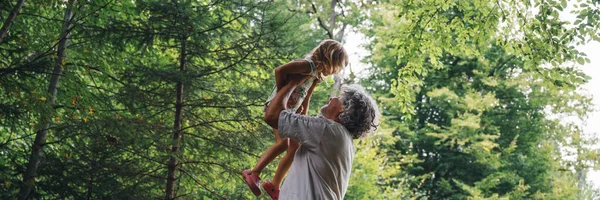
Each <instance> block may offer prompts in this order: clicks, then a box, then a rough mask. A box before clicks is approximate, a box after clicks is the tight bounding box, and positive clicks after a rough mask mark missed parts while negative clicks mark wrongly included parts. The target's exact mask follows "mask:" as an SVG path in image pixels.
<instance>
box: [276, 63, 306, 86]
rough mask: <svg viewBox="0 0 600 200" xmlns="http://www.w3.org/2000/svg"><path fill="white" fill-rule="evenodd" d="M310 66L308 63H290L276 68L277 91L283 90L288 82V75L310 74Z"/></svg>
mask: <svg viewBox="0 0 600 200" xmlns="http://www.w3.org/2000/svg"><path fill="white" fill-rule="evenodd" d="M310 72H311V69H310V65H309V64H308V63H306V62H289V63H287V64H285V65H281V66H279V67H277V68H275V85H276V86H277V90H278V91H279V90H281V88H283V86H284V85H285V84H286V82H287V80H286V79H287V75H289V74H302V73H310Z"/></svg>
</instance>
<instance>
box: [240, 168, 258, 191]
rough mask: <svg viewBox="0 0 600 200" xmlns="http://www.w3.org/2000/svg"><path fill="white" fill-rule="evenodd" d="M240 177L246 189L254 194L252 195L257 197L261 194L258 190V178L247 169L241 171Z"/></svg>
mask: <svg viewBox="0 0 600 200" xmlns="http://www.w3.org/2000/svg"><path fill="white" fill-rule="evenodd" d="M242 176H244V181H245V182H246V184H247V185H248V187H250V190H252V193H254V195H256V196H259V195H260V194H261V192H260V188H259V185H260V178H259V177H258V176H257V175H256V174H254V173H252V171H250V170H248V169H247V170H244V171H242Z"/></svg>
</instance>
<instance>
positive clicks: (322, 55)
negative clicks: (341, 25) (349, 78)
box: [306, 39, 348, 80]
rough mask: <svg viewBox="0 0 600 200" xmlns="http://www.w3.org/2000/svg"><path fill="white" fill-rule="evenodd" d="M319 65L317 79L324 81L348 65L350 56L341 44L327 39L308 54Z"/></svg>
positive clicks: (307, 56)
mask: <svg viewBox="0 0 600 200" xmlns="http://www.w3.org/2000/svg"><path fill="white" fill-rule="evenodd" d="M306 58H310V59H311V60H313V61H314V62H315V64H316V65H317V73H316V74H317V78H319V79H320V80H323V79H324V78H325V77H327V76H329V75H332V74H337V73H339V72H340V71H342V69H344V67H346V65H347V64H348V54H347V53H346V50H345V49H344V47H343V46H342V44H341V43H339V42H338V41H335V40H330V39H326V40H323V41H321V43H320V44H319V45H318V46H317V47H315V48H314V49H313V50H312V51H310V53H308V54H306Z"/></svg>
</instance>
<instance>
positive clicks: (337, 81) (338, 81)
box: [329, 0, 343, 97]
mask: <svg viewBox="0 0 600 200" xmlns="http://www.w3.org/2000/svg"><path fill="white" fill-rule="evenodd" d="M336 4H337V0H331V11H330V12H329V29H331V30H329V31H330V32H331V33H334V32H333V31H334V30H335V19H336V17H337V13H336V12H335V5H336ZM337 35H338V37H339V36H340V34H339V33H338V34H337ZM342 37H343V35H342ZM342 37H339V38H330V39H334V40H337V41H340V42H341V38H342ZM333 81H334V83H333V87H332V88H331V94H329V96H330V97H337V96H338V93H339V91H340V89H341V87H342V76H341V74H336V75H333Z"/></svg>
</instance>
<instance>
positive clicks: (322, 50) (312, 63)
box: [242, 40, 348, 199]
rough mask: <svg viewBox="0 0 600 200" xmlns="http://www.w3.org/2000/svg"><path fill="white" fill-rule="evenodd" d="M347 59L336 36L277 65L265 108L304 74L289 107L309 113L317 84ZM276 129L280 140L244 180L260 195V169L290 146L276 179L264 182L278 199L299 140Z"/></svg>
mask: <svg viewBox="0 0 600 200" xmlns="http://www.w3.org/2000/svg"><path fill="white" fill-rule="evenodd" d="M347 63H348V55H347V54H346V51H345V50H344V47H342V44H340V43H339V42H337V41H335V40H323V41H322V42H321V43H320V44H319V45H318V46H317V47H315V48H314V49H313V50H312V51H311V52H310V53H308V54H307V55H306V56H305V58H304V59H302V60H297V61H292V62H290V63H287V64H285V65H282V66H279V67H277V68H276V69H275V83H276V88H275V90H274V91H273V92H272V93H271V95H270V96H269V98H268V100H267V102H266V104H265V110H266V108H267V107H268V106H269V103H270V101H271V99H272V98H273V97H274V96H275V94H277V91H279V90H280V89H281V88H283V87H284V86H285V85H286V84H287V82H288V80H291V79H295V78H300V79H304V82H302V83H301V84H300V85H298V86H296V88H295V89H294V90H293V92H292V93H291V94H290V97H289V99H288V102H287V105H288V106H287V107H288V108H289V109H290V110H292V111H295V112H296V113H298V114H302V115H306V112H307V111H308V103H309V102H310V97H311V96H312V92H313V90H314V88H315V86H316V85H317V84H318V83H319V82H320V81H321V80H323V78H325V77H327V76H329V75H332V74H337V73H338V72H340V71H341V70H342V69H343V68H344V67H345V66H346V64H347ZM273 133H274V134H275V141H276V143H275V144H274V145H273V146H271V147H269V149H267V151H265V153H264V154H263V156H261V158H260V159H259V160H258V163H256V166H254V168H253V169H252V170H244V171H243V172H242V176H244V181H245V182H246V184H248V186H249V187H250V190H252V193H254V195H256V196H258V195H260V194H261V191H260V188H259V184H260V181H261V180H260V178H259V175H260V173H261V172H262V170H263V169H264V168H265V167H266V165H267V164H268V163H270V162H271V161H272V160H273V159H274V158H275V157H276V156H277V155H279V154H280V153H283V152H284V151H286V150H287V153H286V154H285V156H284V157H283V158H282V159H281V161H280V162H279V166H278V167H277V171H276V173H275V176H274V177H273V182H270V181H267V182H265V183H263V185H262V186H263V188H264V189H265V191H266V192H267V193H268V194H269V196H271V198H272V199H277V198H278V195H279V186H280V185H281V182H282V180H283V178H284V176H285V174H286V173H287V171H288V170H289V168H290V166H291V164H292V162H293V160H294V154H295V153H296V149H298V147H299V144H298V143H297V142H295V141H293V140H290V139H288V138H280V136H279V133H278V132H277V130H275V129H273Z"/></svg>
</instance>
